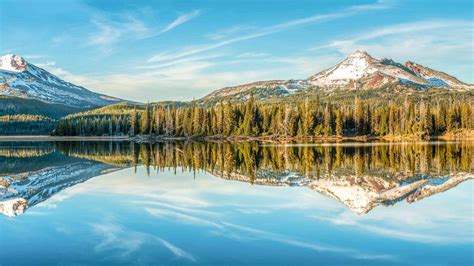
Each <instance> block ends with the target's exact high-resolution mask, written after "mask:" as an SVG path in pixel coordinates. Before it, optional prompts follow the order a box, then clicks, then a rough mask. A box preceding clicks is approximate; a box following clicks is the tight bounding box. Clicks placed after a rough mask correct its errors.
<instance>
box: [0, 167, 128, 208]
mask: <svg viewBox="0 0 474 266" xmlns="http://www.w3.org/2000/svg"><path fill="white" fill-rule="evenodd" d="M119 169H120V168H117V167H115V166H111V165H107V164H103V163H99V162H94V161H87V160H77V161H76V162H73V163H68V164H65V165H59V166H52V167H46V168H43V169H40V170H38V171H34V172H26V173H20V174H17V175H7V176H0V214H3V215H6V216H10V217H13V216H17V215H20V214H23V213H24V212H25V211H26V209H28V208H30V207H32V206H34V205H36V204H39V203H41V202H43V201H45V200H47V199H49V198H50V197H52V196H53V195H55V194H57V193H59V192H61V191H62V190H64V189H67V188H69V187H72V186H75V185H77V184H79V183H82V182H85V181H87V180H89V179H90V178H92V177H95V176H99V175H101V174H104V173H106V172H111V171H116V170H119Z"/></svg>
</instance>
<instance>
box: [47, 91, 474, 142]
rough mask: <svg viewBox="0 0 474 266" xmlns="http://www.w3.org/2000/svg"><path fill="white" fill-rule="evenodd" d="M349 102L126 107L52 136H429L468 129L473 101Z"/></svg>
mask: <svg viewBox="0 0 474 266" xmlns="http://www.w3.org/2000/svg"><path fill="white" fill-rule="evenodd" d="M351 103H352V104H349V105H341V104H340V103H339V102H330V101H329V100H326V101H324V102H322V101H320V100H319V99H318V98H316V101H310V100H309V99H308V98H306V99H305V100H304V101H303V102H301V104H298V105H296V104H288V103H285V104H284V103H268V102H265V103H262V102H257V101H255V100H254V97H253V95H250V97H249V98H248V100H247V101H246V102H242V103H234V104H233V103H231V101H229V100H227V101H226V102H225V103H224V102H221V103H219V104H218V105H217V106H212V107H204V106H200V105H198V104H197V103H196V102H194V103H193V104H192V105H187V106H177V105H169V104H168V105H164V104H156V105H155V106H154V107H153V111H151V108H150V105H146V106H145V108H144V110H143V109H142V110H139V109H136V108H135V107H133V109H132V108H131V107H130V106H129V107H127V110H126V114H123V112H122V114H116V115H113V114H111V113H110V112H108V113H105V114H104V115H92V116H91V115H85V116H77V115H75V116H70V117H68V118H66V119H63V120H61V121H60V122H59V124H58V126H57V127H56V130H55V131H54V134H56V135H99V136H100V135H123V134H131V135H136V134H139V133H141V134H145V135H148V134H153V135H164V136H172V137H190V136H195V137H196V136H268V137H274V138H294V137H297V138H302V139H307V138H313V137H320V136H362V135H368V136H387V135H393V136H402V135H409V136H428V135H439V134H444V133H447V132H452V131H456V130H459V129H468V130H470V129H472V125H473V123H472V102H471V101H470V100H469V99H466V100H456V101H439V102H437V103H436V104H433V103H432V102H431V101H427V100H419V101H416V100H415V99H413V98H406V99H405V100H404V101H403V102H401V103H397V102H396V101H392V100H390V101H389V102H385V104H380V103H374V102H373V101H366V100H363V99H361V98H359V97H355V98H354V99H353V100H352V101H351Z"/></svg>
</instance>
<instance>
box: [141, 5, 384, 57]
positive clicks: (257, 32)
mask: <svg viewBox="0 0 474 266" xmlns="http://www.w3.org/2000/svg"><path fill="white" fill-rule="evenodd" d="M389 7H390V5H389V4H388V3H387V2H385V1H378V2H376V3H374V4H370V5H357V6H351V7H348V8H345V9H343V10H340V11H336V12H332V13H327V14H316V15H313V16H309V17H304V18H300V19H295V20H290V21H286V22H282V23H278V24H275V25H270V26H267V27H261V28H255V29H254V30H249V31H248V32H247V33H246V34H240V35H237V36H234V37H229V38H226V39H222V40H220V41H219V42H216V43H210V44H204V45H199V46H192V47H187V48H184V49H181V50H178V51H172V52H165V53H159V54H156V55H153V56H151V57H150V58H149V59H148V62H158V61H164V60H173V59H176V58H180V57H184V56H190V55H194V54H197V53H202V52H207V51H210V50H213V49H216V48H219V47H222V46H225V45H229V44H232V43H236V42H240V41H245V40H250V39H255V38H258V37H262V36H266V35H270V34H274V33H277V32H281V31H285V30H289V29H292V28H294V27H298V26H303V25H307V24H312V23H316V22H323V21H330V20H334V19H338V18H345V17H349V16H354V15H356V14H359V13H362V12H367V11H371V10H378V9H386V8H389ZM241 29H242V28H241V27H239V26H235V27H234V28H233V29H232V30H228V31H225V34H224V36H228V35H232V34H229V33H232V32H240V30H241ZM222 35H223V34H222V33H221V34H217V35H216V36H219V37H217V38H216V37H214V39H221V36H222ZM211 36H212V35H211Z"/></svg>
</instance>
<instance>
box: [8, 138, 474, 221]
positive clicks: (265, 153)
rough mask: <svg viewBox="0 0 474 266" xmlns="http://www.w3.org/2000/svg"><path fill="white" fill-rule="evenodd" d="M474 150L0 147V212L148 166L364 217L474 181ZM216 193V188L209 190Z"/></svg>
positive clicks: (455, 146)
mask: <svg viewBox="0 0 474 266" xmlns="http://www.w3.org/2000/svg"><path fill="white" fill-rule="evenodd" d="M472 150H473V143H472V142H460V143H443V142H436V143H428V142H423V143H402V144H400V143H398V144H397V143H373V144H357V143H352V144H350V143H349V144H315V145H297V144H295V145H291V144H288V145H264V144H259V143H251V142H246V143H228V142H224V143H222V142H219V143H214V142H166V143H157V144H135V143H128V142H51V143H49V142H43V143H40V142H36V143H0V212H2V213H3V214H5V215H8V216H15V215H18V214H22V213H23V212H24V211H25V210H26V209H27V208H29V207H31V206H34V205H36V204H38V203H40V202H42V201H44V200H46V199H48V198H49V197H51V196H53V195H54V194H56V193H58V192H60V191H61V190H63V189H65V188H67V187H70V186H73V185H76V184H78V183H81V182H84V181H86V180H88V179H90V178H92V177H94V176H98V175H101V174H104V173H106V172H110V171H115V170H119V169H123V168H128V167H137V166H139V165H143V166H144V167H145V168H146V169H147V173H148V174H149V175H151V174H152V173H154V172H160V171H164V170H170V169H171V170H174V171H175V173H176V172H177V171H178V170H180V171H192V172H199V171H204V172H208V173H211V174H212V175H214V176H217V177H220V178H223V179H228V180H237V181H241V182H247V183H250V184H254V185H266V186H304V187H308V188H310V189H312V190H314V191H316V192H319V193H321V194H324V195H327V196H329V197H331V198H334V199H336V200H338V201H340V202H341V203H343V204H345V205H346V206H347V207H349V208H350V209H351V210H353V211H354V212H357V213H360V214H363V213H367V212H369V211H370V210H371V209H373V208H374V207H376V206H377V205H393V204H395V203H397V202H399V201H401V200H406V201H408V202H414V201H417V200H421V199H423V198H426V197H429V196H431V195H433V194H436V193H439V192H443V191H446V190H448V189H450V188H452V187H454V186H456V185H458V184H459V183H461V182H463V181H465V180H468V179H472V178H473V177H474V175H473V168H474V163H473V160H472V158H473V154H472ZM209 189H212V188H209Z"/></svg>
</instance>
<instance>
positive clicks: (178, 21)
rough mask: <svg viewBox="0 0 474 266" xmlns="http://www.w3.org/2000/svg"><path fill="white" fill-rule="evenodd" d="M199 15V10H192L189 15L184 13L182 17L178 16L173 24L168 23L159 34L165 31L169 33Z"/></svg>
mask: <svg viewBox="0 0 474 266" xmlns="http://www.w3.org/2000/svg"><path fill="white" fill-rule="evenodd" d="M200 13H201V11H200V10H194V11H192V12H190V13H186V14H183V15H180V16H179V17H178V18H176V19H175V20H174V21H173V22H171V23H169V24H168V25H166V26H165V27H164V28H163V29H162V30H161V31H159V33H165V32H167V31H170V30H172V29H174V28H176V27H178V26H179V25H181V24H183V23H186V22H187V21H189V20H191V19H193V18H195V17H197V16H199V14H200Z"/></svg>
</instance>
